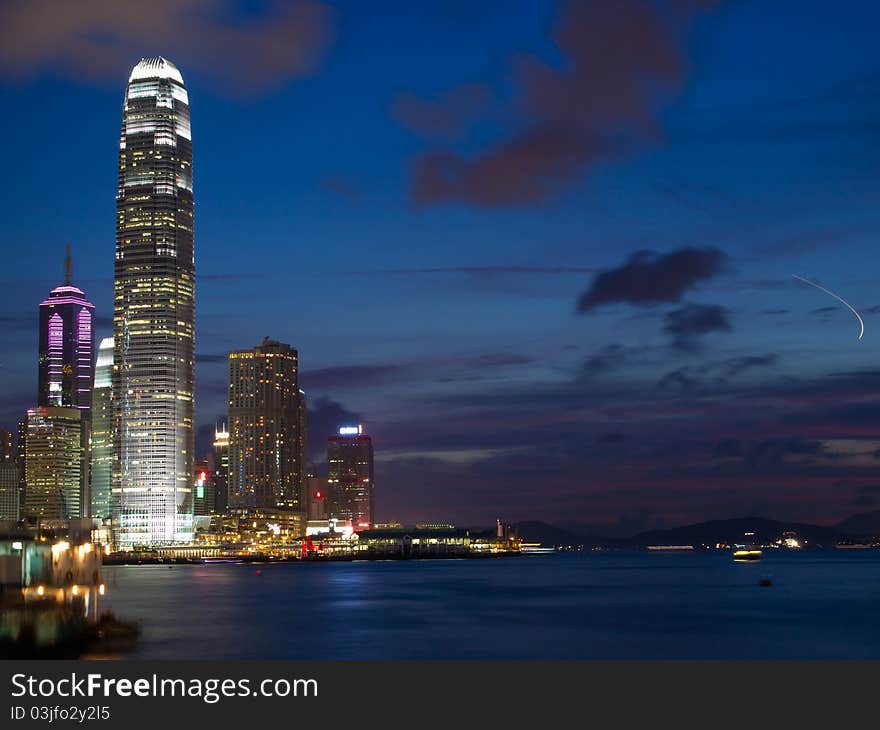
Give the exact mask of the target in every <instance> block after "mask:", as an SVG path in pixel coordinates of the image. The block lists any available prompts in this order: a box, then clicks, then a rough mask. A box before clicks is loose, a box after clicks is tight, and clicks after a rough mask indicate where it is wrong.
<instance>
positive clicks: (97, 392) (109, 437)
mask: <svg viewBox="0 0 880 730" xmlns="http://www.w3.org/2000/svg"><path fill="white" fill-rule="evenodd" d="M112 379H113V338H112V337H105V338H104V339H103V340H101V344H100V345H99V346H98V360H97V362H96V364H95V386H94V389H93V391H92V435H91V448H90V458H91V468H90V469H89V475H90V478H91V489H90V492H91V510H90V516H91V517H101V518H105V517H109V516H110V490H111V485H112V477H113V456H114V454H113V387H112Z"/></svg>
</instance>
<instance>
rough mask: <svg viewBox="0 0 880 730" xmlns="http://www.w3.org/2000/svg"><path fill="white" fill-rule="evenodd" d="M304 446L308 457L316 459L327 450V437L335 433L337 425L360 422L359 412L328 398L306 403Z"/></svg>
mask: <svg viewBox="0 0 880 730" xmlns="http://www.w3.org/2000/svg"><path fill="white" fill-rule="evenodd" d="M308 411H309V412H308V423H307V432H308V437H307V439H306V447H307V448H308V452H309V459H310V460H316V459H318V458H319V457H321V456H322V455H323V454H324V453H325V451H326V450H327V437H328V436H330V435H332V434H334V433H336V430H337V429H338V428H339V426H344V425H346V424H352V423H360V422H361V421H362V420H363V419H362V418H361V415H360V414H359V413H356V412H355V411H350V410H349V409H347V408H346V407H345V406H343V405H342V404H341V403H338V402H336V401H334V400H331V399H330V398H318V399H317V400H315V401H314V402H313V403H309V405H308Z"/></svg>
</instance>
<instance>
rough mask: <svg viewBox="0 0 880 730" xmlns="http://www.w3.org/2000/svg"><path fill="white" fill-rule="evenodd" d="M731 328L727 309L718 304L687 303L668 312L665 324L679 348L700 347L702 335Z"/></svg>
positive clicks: (667, 331) (727, 330)
mask: <svg viewBox="0 0 880 730" xmlns="http://www.w3.org/2000/svg"><path fill="white" fill-rule="evenodd" d="M731 329H732V327H731V326H730V321H729V319H728V316H727V309H726V308H725V307H721V306H718V305H717V304H685V305H684V306H683V307H680V308H678V309H673V310H671V311H669V312H667V313H666V315H665V317H664V325H663V330H664V331H665V332H666V334H668V335H669V336H670V337H671V338H672V346H673V347H675V348H676V349H678V350H695V349H698V348H699V346H700V337H701V336H702V335H705V334H708V333H710V332H730V330H731Z"/></svg>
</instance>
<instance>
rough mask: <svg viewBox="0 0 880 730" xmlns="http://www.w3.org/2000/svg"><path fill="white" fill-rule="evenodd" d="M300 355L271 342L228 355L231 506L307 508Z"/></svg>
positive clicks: (280, 344) (237, 507)
mask: <svg viewBox="0 0 880 730" xmlns="http://www.w3.org/2000/svg"><path fill="white" fill-rule="evenodd" d="M298 371H299V365H298V355H297V352H296V350H294V349H293V348H292V347H291V346H290V345H285V344H283V343H281V342H276V341H274V340H270V339H269V338H268V337H267V338H266V339H264V340H263V342H262V343H261V344H259V345H258V346H257V347H255V348H254V349H253V350H240V351H237V352H230V353H229V507H230V508H231V509H247V508H253V507H257V508H275V507H283V508H284V507H286V508H291V509H302V508H303V506H304V499H303V496H304V489H305V470H304V468H303V467H304V465H303V463H302V462H303V458H302V450H301V449H302V444H303V443H304V440H303V437H301V436H300V428H301V425H302V424H303V414H302V408H303V396H302V395H301V393H300V390H299V372H298Z"/></svg>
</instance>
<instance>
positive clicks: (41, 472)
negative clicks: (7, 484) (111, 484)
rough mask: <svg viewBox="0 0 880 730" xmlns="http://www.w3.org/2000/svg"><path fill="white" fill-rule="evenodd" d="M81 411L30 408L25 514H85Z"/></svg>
mask: <svg viewBox="0 0 880 730" xmlns="http://www.w3.org/2000/svg"><path fill="white" fill-rule="evenodd" d="M82 475H83V446H82V412H81V411H80V410H79V409H78V408H52V407H48V408H47V407H41V408H31V409H29V410H28V415H27V451H26V455H25V483H26V491H25V514H26V516H27V517H32V518H41V519H79V518H81V517H82V516H83V507H84V505H83V496H84V495H83V481H82Z"/></svg>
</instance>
